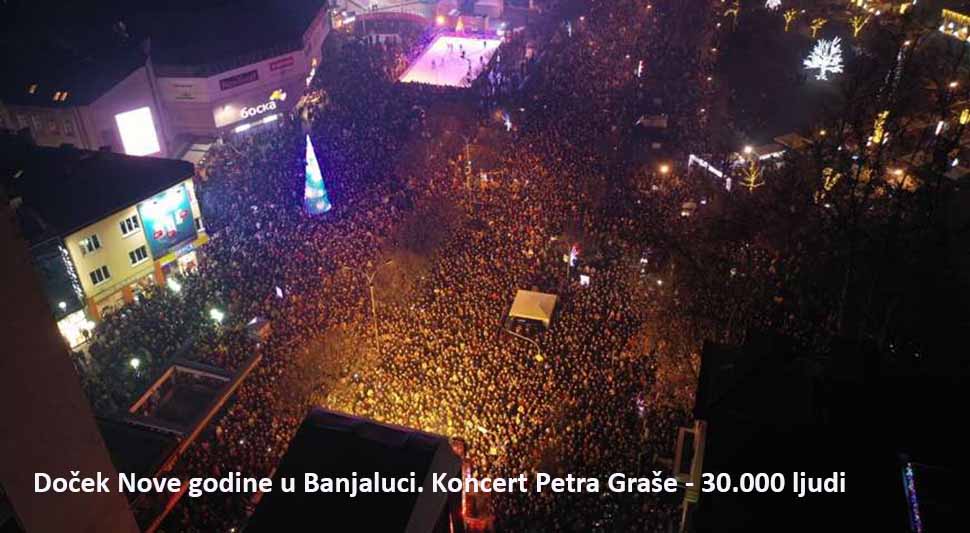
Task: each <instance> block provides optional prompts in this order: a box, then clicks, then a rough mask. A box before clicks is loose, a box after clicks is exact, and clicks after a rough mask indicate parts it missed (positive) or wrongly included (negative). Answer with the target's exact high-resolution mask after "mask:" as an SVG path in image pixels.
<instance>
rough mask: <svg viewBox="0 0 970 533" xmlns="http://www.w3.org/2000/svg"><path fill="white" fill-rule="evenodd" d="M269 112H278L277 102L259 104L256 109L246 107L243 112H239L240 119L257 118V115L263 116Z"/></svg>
mask: <svg viewBox="0 0 970 533" xmlns="http://www.w3.org/2000/svg"><path fill="white" fill-rule="evenodd" d="M267 111H276V100H270V101H269V102H266V103H265V104H259V105H258V106H255V107H244V108H242V111H240V112H239V116H240V118H243V119H246V118H249V117H255V116H256V115H262V114H263V113H265V112H267Z"/></svg>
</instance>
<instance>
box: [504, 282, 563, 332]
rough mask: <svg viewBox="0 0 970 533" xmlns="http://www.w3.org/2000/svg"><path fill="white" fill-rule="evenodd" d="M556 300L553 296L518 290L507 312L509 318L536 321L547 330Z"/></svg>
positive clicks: (556, 297)
mask: <svg viewBox="0 0 970 533" xmlns="http://www.w3.org/2000/svg"><path fill="white" fill-rule="evenodd" d="M558 298H559V297H558V296H556V295H555V294H547V293H544V292H534V291H526V290H522V289H519V292H517V293H516V294H515V301H513V302H512V309H510V310H509V317H510V318H524V319H527V320H536V321H538V322H542V324H543V325H544V326H545V327H547V328H548V327H549V323H550V322H551V321H552V313H553V311H555V310H556V300H558Z"/></svg>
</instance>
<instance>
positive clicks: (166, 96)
mask: <svg viewBox="0 0 970 533" xmlns="http://www.w3.org/2000/svg"><path fill="white" fill-rule="evenodd" d="M305 3H306V5H308V6H309V7H307V8H306V9H303V10H302V11H301V12H300V13H301V15H302V16H305V17H307V20H306V22H305V24H304V25H302V26H301V25H300V23H298V22H294V23H293V24H294V25H295V26H294V28H297V27H298V28H301V29H300V32H302V33H299V34H286V35H283V36H281V37H280V38H279V39H278V40H276V41H273V42H271V43H270V42H266V43H263V44H261V45H259V46H258V47H256V48H253V47H246V46H245V45H243V46H242V47H241V48H239V49H238V50H237V51H233V50H228V51H225V52H224V54H223V55H221V56H219V57H223V58H224V59H220V60H216V59H213V56H212V55H211V54H210V55H206V54H205V53H204V52H205V50H202V49H201V48H200V49H199V50H198V52H199V53H198V56H199V57H191V55H190V56H188V57H187V56H186V55H184V54H182V53H179V54H171V53H166V50H165V49H164V48H163V47H161V46H160V47H156V49H154V50H153V48H152V45H151V40H147V39H146V41H145V42H143V43H142V45H141V46H140V47H137V46H129V47H128V49H126V50H124V51H121V52H116V53H115V54H114V56H112V57H110V58H108V57H106V58H105V59H104V60H105V62H109V61H110V62H111V63H112V65H113V66H112V67H111V68H107V67H105V71H106V72H104V73H100V72H95V71H92V72H90V73H87V74H86V75H85V76H83V77H81V79H78V77H77V76H75V77H73V78H72V77H66V78H65V79H64V80H63V81H39V80H38V81H36V82H35V81H31V80H33V79H34V78H33V77H31V74H29V73H26V74H22V75H20V76H19V77H18V78H17V80H18V81H19V82H21V83H18V82H16V81H13V82H11V81H8V82H7V83H13V85H12V86H7V87H4V94H3V95H0V128H3V129H8V130H11V131H19V130H23V129H28V130H29V131H30V133H31V135H32V136H33V138H34V140H35V141H36V142H37V144H39V145H42V146H60V145H62V144H71V145H73V146H76V147H78V148H81V149H86V150H98V149H109V150H111V151H115V152H119V153H125V154H128V155H137V156H143V155H153V156H158V157H180V156H181V153H182V152H184V151H185V149H186V146H187V144H188V143H191V142H192V139H197V138H199V137H206V138H214V137H218V136H220V135H222V134H225V133H231V132H233V131H236V130H238V131H240V132H241V131H244V130H246V129H250V128H253V127H257V126H260V125H263V124H268V123H271V122H273V121H275V119H276V118H278V117H277V115H278V114H280V113H283V112H286V111H288V110H290V109H291V108H292V107H293V106H294V105H295V104H296V102H298V101H299V99H300V97H301V96H302V94H303V91H304V90H305V89H306V87H307V86H308V84H309V81H310V79H312V77H313V76H314V75H315V73H316V68H317V67H318V66H319V64H320V62H321V60H322V51H321V48H322V45H323V42H324V40H325V39H326V37H327V35H328V34H329V31H330V16H329V11H328V9H327V7H326V3H325V2H318V3H312V2H311V1H310V0H305ZM184 16H191V15H189V14H185V15H184ZM212 23H213V24H218V22H216V21H213V22H212ZM173 31H174V30H173ZM221 31H230V30H225V29H223V30H221ZM294 31H295V30H294ZM167 37H168V40H169V41H175V40H177V39H176V38H175V37H176V36H172V35H169V36H167ZM240 42H241V43H245V42H246V41H245V40H244V39H243V40H240ZM180 52H181V51H180ZM115 56H118V57H115ZM37 77H38V78H40V75H38V76H37ZM91 78H97V79H99V80H104V83H100V84H94V85H92V82H91Z"/></svg>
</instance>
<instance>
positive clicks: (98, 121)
mask: <svg viewBox="0 0 970 533" xmlns="http://www.w3.org/2000/svg"><path fill="white" fill-rule="evenodd" d="M142 107H148V108H149V109H150V110H151V115H152V121H153V122H154V124H155V135H156V136H157V137H158V142H159V146H160V150H159V152H158V153H156V154H150V155H156V156H159V157H165V156H167V155H171V154H169V148H168V140H167V139H166V135H165V129H166V128H165V125H164V124H163V117H162V114H161V112H160V110H159V109H158V108H157V106H156V104H155V99H154V96H153V94H152V86H151V83H150V81H149V79H148V69H147V68H145V67H144V66H142V67H139V68H138V69H137V70H135V71H134V72H132V73H131V74H129V75H128V77H127V78H125V79H124V80H122V81H121V82H120V83H118V84H117V85H115V86H114V87H112V88H111V89H109V90H108V92H106V93H105V94H103V95H102V96H101V97H100V98H98V99H97V100H95V101H94V102H93V103H92V104H91V105H90V106H88V110H89V112H88V113H87V117H86V118H87V120H88V121H89V122H90V124H89V125H88V128H89V129H88V131H89V132H90V133H89V135H90V136H91V137H92V138H93V139H96V140H97V145H98V146H106V145H110V146H111V149H112V151H113V152H118V153H125V149H124V145H123V143H122V141H121V132H120V131H119V129H118V124H117V122H116V120H115V116H116V115H118V114H119V113H124V112H127V111H133V110H135V109H139V108H142ZM146 155H148V154H146Z"/></svg>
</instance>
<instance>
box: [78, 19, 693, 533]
mask: <svg viewBox="0 0 970 533" xmlns="http://www.w3.org/2000/svg"><path fill="white" fill-rule="evenodd" d="M688 4H689V5H688ZM547 11H548V12H550V13H554V12H555V10H554V9H552V8H550V9H548V10H547ZM708 11H709V6H707V3H706V2H705V1H703V0H693V1H691V2H687V3H679V2H678V3H669V4H668V3H661V2H655V3H653V4H649V5H648V3H646V2H643V1H637V0H619V1H610V2H602V1H595V2H591V5H590V6H589V9H588V10H587V11H585V12H584V14H583V16H582V17H576V18H571V19H568V20H563V19H561V18H560V19H557V18H556V17H549V20H548V21H547V23H548V28H546V31H545V32H544V33H543V32H541V31H536V30H534V29H533V30H530V35H529V38H528V39H525V38H523V39H521V40H520V41H514V39H513V43H514V44H513V46H510V47H508V48H507V49H506V48H505V47H503V48H502V49H500V51H499V52H498V53H499V54H505V55H504V56H503V57H506V58H509V60H508V61H507V64H508V65H509V67H505V66H497V65H498V64H493V65H491V66H490V68H489V69H488V70H487V71H486V74H485V75H484V76H485V78H484V79H486V80H495V79H498V80H513V79H514V80H515V81H516V83H505V82H503V83H501V84H499V85H498V86H497V87H500V88H501V89H500V90H490V89H488V90H479V91H466V92H461V91H456V90H454V89H438V88H431V87H424V86H417V85H407V84H395V83H393V82H392V80H393V78H394V77H395V76H394V74H395V73H396V72H398V71H399V66H400V59H399V58H400V54H402V53H406V52H405V50H409V48H408V46H409V43H407V42H404V43H402V44H397V43H394V44H391V45H387V44H383V43H382V44H380V45H376V44H374V43H373V42H370V41H365V40H352V39H348V38H345V37H341V36H334V37H332V38H331V40H330V42H328V46H333V47H335V48H336V50H333V52H334V53H332V54H327V57H328V61H327V62H326V63H325V64H324V65H323V66H322V67H321V69H320V72H319V74H318V76H317V78H316V80H315V82H314V87H312V90H314V91H317V92H318V93H319V94H323V95H325V98H320V99H319V103H318V104H313V105H312V106H311V107H310V108H308V109H305V110H301V111H299V112H295V113H293V114H292V116H289V117H287V118H285V119H284V120H281V121H278V124H277V125H274V126H273V127H270V128H266V129H263V130H257V131H253V132H247V134H245V135H239V136H233V137H232V138H227V139H224V140H223V141H222V142H221V143H219V144H217V145H216V146H214V148H213V150H212V151H211V152H210V153H209V154H208V156H207V158H206V161H205V163H204V167H205V168H204V171H203V172H202V174H203V175H204V178H200V179H199V180H198V183H197V190H198V195H199V199H200V204H201V205H202V209H203V217H204V219H205V220H206V226H207V231H208V232H209V233H210V235H212V236H213V237H212V239H211V242H210V243H209V244H207V245H206V246H205V247H204V248H203V249H202V254H203V255H204V259H203V260H202V261H201V264H200V266H199V268H198V271H197V272H195V273H191V274H187V275H184V276H182V277H181V279H180V283H181V287H182V289H181V290H180V291H179V292H178V293H175V292H172V291H171V290H169V289H168V288H165V287H162V288H156V289H152V290H151V291H150V292H149V293H148V294H146V295H145V297H143V298H141V299H139V301H138V302H137V303H135V304H132V305H129V306H126V307H125V308H124V309H123V310H121V311H119V312H118V313H115V314H113V315H110V316H108V317H106V319H105V320H104V321H102V322H101V323H100V324H99V325H98V327H97V330H96V332H95V335H94V340H93V341H92V342H91V344H90V345H89V348H88V353H87V355H83V356H79V357H78V361H79V363H78V366H79V370H80V373H81V375H82V378H83V380H84V383H85V386H86V389H87V390H88V393H89V395H91V396H92V402H94V403H95V406H96V408H97V409H98V410H99V411H100V412H112V411H117V410H120V409H125V408H126V407H127V405H129V404H130V402H131V401H133V399H134V398H136V397H137V396H138V395H139V394H141V392H143V391H144V389H145V387H146V386H147V385H148V384H150V383H151V381H152V380H153V379H155V378H156V377H157V376H158V374H159V373H160V372H161V370H164V368H165V367H166V365H168V364H170V362H171V360H172V359H173V358H175V357H182V358H187V359H194V360H197V361H200V362H204V363H207V364H211V365H213V366H218V367H220V368H225V369H227V370H230V371H233V370H236V369H238V368H239V367H240V365H241V363H242V362H243V361H246V360H247V359H248V357H250V356H251V355H253V354H256V353H258V354H260V355H261V357H262V358H261V361H260V363H259V365H258V366H257V367H256V368H255V369H254V370H253V371H252V373H251V374H250V375H249V376H248V377H247V378H246V380H245V381H244V382H243V383H242V385H241V386H240V387H239V389H238V390H237V392H236V393H235V395H234V396H233V397H232V399H231V400H230V402H229V403H227V405H226V406H225V407H224V409H223V411H222V412H221V413H220V414H219V416H217V417H216V418H215V419H213V421H212V422H211V424H210V426H209V427H208V428H207V429H206V431H204V432H203V433H202V434H201V435H200V436H199V438H198V439H197V440H196V441H195V442H194V443H193V444H192V445H191V446H190V447H189V448H188V449H187V450H186V452H185V453H184V454H183V455H182V457H180V458H179V460H178V462H177V464H176V466H175V471H176V473H178V474H179V475H184V476H200V475H201V476H220V475H225V474H227V473H229V472H233V471H240V472H243V473H244V475H251V476H267V475H269V474H270V473H271V472H272V470H273V469H274V467H275V465H276V462H277V461H278V460H279V458H280V456H281V455H282V454H283V453H284V452H285V449H286V446H287V443H288V442H289V439H290V438H291V437H292V436H293V434H294V432H295V430H296V428H297V426H298V425H299V423H300V422H301V420H302V418H303V416H304V415H305V413H306V411H307V409H308V408H309V407H311V406H314V405H322V406H324V407H327V408H330V409H334V410H338V411H342V412H348V413H352V414H355V415H360V416H364V417H369V418H373V419H376V420H379V421H385V422H390V423H394V424H399V425H404V426H408V427H414V428H417V429H420V430H423V431H429V432H434V433H439V434H442V435H446V436H448V437H452V438H456V439H461V440H462V441H464V442H465V443H466V450H467V456H466V459H467V460H468V462H469V464H470V465H471V468H472V470H473V472H474V474H476V475H478V476H486V475H487V476H500V475H503V476H506V475H507V476H512V475H518V474H519V473H523V472H526V473H528V472H535V471H548V472H559V473H567V472H568V473H573V474H574V475H577V476H599V477H600V478H605V477H606V476H607V475H609V474H611V473H613V472H630V473H646V472H648V471H649V470H654V469H657V468H660V467H661V465H663V464H664V461H663V458H671V457H672V456H673V445H674V442H675V438H676V432H677V428H678V427H679V426H682V425H686V424H687V423H689V415H688V413H689V407H690V403H691V401H692V390H693V379H695V378H696V376H695V374H694V373H695V372H696V367H697V350H698V349H699V346H700V342H701V341H702V340H703V339H704V335H705V334H706V333H707V332H705V331H697V330H696V329H691V328H692V327H693V326H691V325H689V324H685V323H686V321H687V318H686V317H685V316H681V315H680V314H678V311H677V310H676V309H677V307H679V303H678V302H680V301H681V300H683V299H685V298H688V297H689V295H687V294H685V291H686V290H687V288H686V286H685V287H683V288H680V289H678V288H677V286H676V285H677V284H676V276H675V275H674V274H672V273H671V271H670V269H669V268H667V267H668V266H669V265H665V264H661V265H657V264H654V263H651V262H650V261H647V267H644V260H643V258H645V257H647V256H648V255H649V254H650V253H653V250H654V249H656V248H657V247H662V246H664V245H665V242H667V241H662V240H661V239H660V236H661V235H663V236H666V239H667V240H668V241H669V239H671V238H672V236H671V232H674V231H678V230H676V229H675V227H674V226H676V222H677V221H678V220H679V212H680V206H681V202H682V201H683V200H684V198H686V197H687V196H689V195H690V194H691V193H690V192H688V191H685V188H686V185H683V184H678V183H677V182H676V181H675V180H669V181H667V182H665V183H662V184H661V186H658V187H654V188H652V189H651V188H647V189H646V190H642V191H641V190H631V187H630V178H629V177H628V176H627V175H626V174H628V172H626V170H625V169H624V168H623V161H624V158H623V153H624V151H625V150H628V149H629V148H630V147H629V146H628V145H626V144H625V143H627V142H628V141H627V140H626V139H627V137H628V135H626V134H627V133H628V132H629V130H630V128H631V127H632V125H633V123H634V121H635V117H636V115H638V114H640V113H643V112H645V110H647V109H648V108H649V106H650V105H654V104H653V102H654V97H658V98H663V100H664V102H667V103H669V107H668V109H669V110H670V111H668V112H669V113H670V114H671V115H675V116H677V118H678V119H679V120H680V124H681V126H680V127H678V128H676V129H674V130H673V131H672V133H671V134H672V135H674V136H679V137H675V138H676V139H678V140H679V141H681V144H682V147H681V149H687V147H688V146H689V145H690V143H692V142H695V140H694V139H693V138H691V137H690V130H691V129H692V128H694V127H695V126H696V125H698V121H699V120H701V118H698V114H697V112H696V110H697V108H698V107H700V106H703V105H705V104H704V98H706V97H707V96H708V95H707V93H705V92H704V91H703V89H696V88H694V86H695V85H696V86H702V85H701V84H697V82H698V80H703V79H704V77H705V76H707V75H708V72H707V69H709V68H710V63H709V62H707V61H706V60H705V59H703V57H702V55H701V54H694V53H692V52H690V50H692V49H694V48H698V47H703V46H706V45H705V43H702V42H695V41H691V40H689V39H688V37H683V41H682V42H679V41H677V39H676V38H671V35H670V34H667V33H664V32H662V31H661V28H677V27H681V26H683V25H684V24H687V21H688V20H690V21H691V23H697V22H698V21H700V20H701V19H704V18H705V16H699V15H698V13H707V12H708ZM673 35H675V36H678V35H680V34H678V33H676V32H674V34H673ZM678 38H679V37H678ZM694 38H696V36H694V35H693V34H691V37H690V39H694ZM532 47H538V48H539V49H540V53H538V54H536V55H533V53H532V52H530V53H529V54H528V60H527V58H526V52H525V50H526V49H527V48H532ZM513 58H514V60H513ZM540 58H541V59H540ZM640 60H643V61H644V63H645V64H646V65H655V64H661V65H671V64H678V65H680V66H679V69H680V70H679V71H678V72H679V73H678V74H677V77H676V79H670V78H668V77H660V76H657V75H652V74H650V73H648V74H647V75H643V73H642V72H641V73H638V71H637V64H638V61H640ZM493 69H505V70H501V72H502V77H499V78H496V77H494V76H492V77H489V76H490V73H491V72H493ZM648 69H649V67H648ZM526 78H528V79H529V80H530V81H529V83H527V84H522V83H520V81H521V80H524V79H526ZM488 83H491V81H489V82H488ZM681 88H682V89H681ZM688 88H689V89H688ZM656 95H659V96H656ZM482 99H488V101H489V102H488V106H489V107H504V108H509V109H511V108H515V109H519V110H520V111H519V112H518V113H517V114H516V115H515V116H516V121H517V122H518V123H517V124H516V127H515V129H514V130H513V131H507V128H505V127H503V126H502V125H501V123H495V122H489V120H490V119H489V118H483V119H482V122H481V124H482V125H483V126H485V127H490V128H495V129H498V130H500V133H501V134H502V135H505V136H507V140H508V142H507V144H506V148H504V151H503V153H502V157H501V159H502V165H501V172H499V173H497V174H493V175H492V176H490V177H489V178H488V184H487V185H486V184H485V182H484V181H481V180H480V179H479V177H478V176H477V175H476V176H474V178H472V179H470V178H469V176H468V175H467V174H466V173H465V166H464V165H463V164H458V159H459V158H460V157H461V154H462V153H463V150H462V149H461V148H462V143H461V139H460V137H462V135H463V132H457V133H459V134H458V135H454V133H456V132H453V131H447V130H446V128H444V127H437V126H436V125H434V124H432V122H433V120H431V119H428V117H427V116H426V110H429V109H433V108H435V106H439V105H441V103H442V102H455V103H458V104H464V105H468V106H469V107H471V108H472V109H474V108H475V107H476V106H479V107H480V106H481V105H482ZM427 114H428V115H430V114H431V113H427ZM472 114H473V115H474V113H472ZM478 116H479V117H481V116H483V115H478ZM485 116H486V117H487V116H488V115H485ZM631 117H632V119H631ZM478 127H479V124H470V125H468V127H467V128H466V129H469V130H471V131H477V129H478ZM307 134H309V136H310V138H311V139H312V141H313V143H314V146H315V149H316V153H317V154H318V159H319V160H320V163H321V167H322V168H323V173H324V178H325V181H326V185H327V188H328V191H329V194H330V199H331V202H332V204H333V205H334V208H333V210H332V211H330V212H328V213H327V214H325V215H323V216H320V217H309V216H307V215H306V214H305V213H304V211H303V204H302V195H303V184H304V179H303V178H304V161H303V153H304V143H305V139H306V135H307ZM413 153H421V154H425V155H426V156H427V157H417V158H415V157H413ZM676 155H679V152H678V153H677V154H676ZM654 178H656V176H654ZM443 206H444V207H443ZM445 211H446V212H447V213H449V215H448V216H446V217H444V218H443V222H442V223H441V224H440V227H438V228H436V231H438V232H439V233H440V234H441V235H440V242H438V243H437V245H436V246H434V249H433V250H431V251H429V252H427V253H426V255H427V257H426V258H425V259H426V261H427V268H426V269H425V270H424V271H422V273H421V275H420V276H415V278H416V279H414V280H412V282H413V283H412V284H411V285H410V286H409V287H408V289H407V290H408V294H407V295H406V297H405V298H391V297H388V298H383V297H382V296H381V293H382V292H384V291H385V290H386V291H388V292H391V291H393V290H394V288H393V287H392V286H391V285H392V284H391V283H389V282H387V281H386V278H389V277H391V274H387V273H388V272H393V271H395V269H397V270H399V271H400V270H403V269H404V267H403V266H401V265H399V264H398V263H391V264H389V265H388V264H386V260H387V258H388V257H394V256H395V255H396V254H398V255H399V254H401V253H402V249H404V248H407V247H408V246H410V244H409V242H408V241H409V239H406V238H402V233H405V232H406V231H407V226H408V225H409V224H412V223H413V222H414V221H415V219H416V218H421V217H424V216H425V215H427V214H428V213H438V212H445ZM411 240H413V239H411ZM418 240H420V237H419V238H418ZM574 244H575V245H576V248H577V249H578V250H579V251H580V252H579V255H580V257H579V259H578V262H577V264H576V265H575V267H567V266H566V264H565V263H564V262H563V254H568V253H569V250H570V248H571V247H572V245H574ZM405 251H407V250H405ZM658 255H659V254H658ZM382 270H383V272H385V274H386V276H384V275H383V274H381V271H382ZM397 273H398V274H400V275H403V276H406V275H407V274H408V273H407V272H397ZM378 274H381V275H378ZM580 274H581V275H582V276H584V279H588V280H589V283H588V284H587V283H580V278H579V275H580ZM368 275H377V284H378V290H377V291H376V292H377V294H378V304H377V306H376V313H377V316H376V317H375V316H371V312H370V304H369V301H368V290H367V281H368V280H367V276H368ZM382 276H384V277H382ZM382 279H383V280H384V281H382ZM521 288H535V289H538V290H542V291H544V292H552V293H556V294H557V295H558V296H559V300H558V309H557V312H556V315H555V319H554V322H553V324H552V327H551V328H550V329H549V330H548V331H538V332H537V331H525V330H523V329H521V328H520V329H519V335H528V336H531V340H532V341H534V343H532V342H528V341H527V340H524V339H523V338H521V337H520V336H516V335H513V334H511V333H509V332H508V330H509V329H512V330H513V331H516V328H518V326H516V325H515V324H512V323H510V322H508V320H507V317H506V314H507V311H508V308H509V305H510V303H511V299H512V298H513V296H514V295H515V292H516V290H517V289H521ZM212 308H218V309H223V310H225V313H226V319H225V321H223V322H222V323H219V324H217V323H215V322H214V321H212V320H211V319H210V318H209V315H208V311H209V310H210V309H212ZM255 317H263V318H266V319H268V320H269V321H270V322H271V324H272V333H271V334H270V335H269V337H268V338H266V339H257V338H255V337H254V336H252V335H249V334H248V332H247V328H246V327H245V326H246V324H248V323H249V322H250V320H251V319H252V318H255ZM658 323H659V324H662V325H660V326H658V325H657V324H658ZM685 332H689V334H688V333H685ZM132 357H139V359H140V360H141V361H142V364H141V365H140V366H139V368H138V369H137V371H134V372H133V369H132V368H131V367H130V359H131V358H132ZM126 365H128V366H126ZM123 374H124V375H132V374H133V375H134V378H133V379H131V380H130V381H129V382H128V383H124V384H119V383H118V382H117V381H116V379H115V378H116V377H117V376H118V375H123ZM250 496H251V495H246V496H239V495H236V496H226V495H208V496H203V497H200V498H183V499H182V500H181V501H180V503H179V504H178V505H177V506H176V508H175V509H174V510H173V511H172V513H171V514H170V515H169V517H168V519H167V520H166V522H165V523H164V524H163V527H162V529H163V530H166V531H176V530H177V531H231V530H233V529H232V528H238V527H240V526H241V525H243V524H244V523H245V519H246V516H247V513H248V512H250V511H251V509H252V508H253V500H252V498H251V497H250ZM491 507H492V511H493V513H494V515H495V517H496V524H497V525H498V528H499V529H500V530H510V531H511V530H515V531H522V530H527V531H552V530H556V531H593V530H598V529H610V530H613V529H617V528H624V529H626V530H629V531H656V530H659V529H661V528H663V527H665V526H666V525H667V524H669V523H671V521H672V520H674V519H675V516H676V514H677V507H676V506H672V505H670V504H668V503H665V502H662V501H660V500H659V499H657V498H656V497H654V496H652V495H643V496H632V495H619V494H609V495H589V494H556V495H555V496H554V497H552V496H550V495H549V494H536V493H534V492H532V493H527V494H509V495H502V496H499V495H496V496H495V499H494V500H492V501H491Z"/></svg>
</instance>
